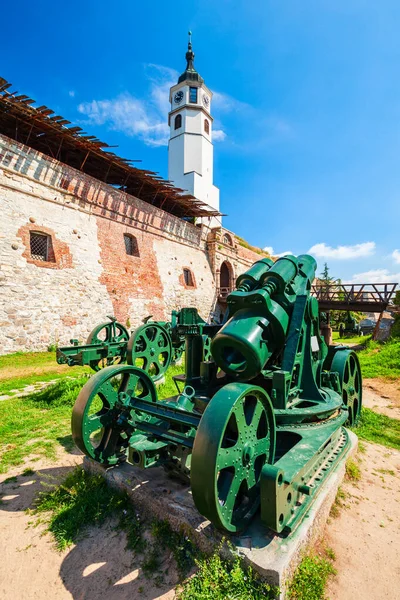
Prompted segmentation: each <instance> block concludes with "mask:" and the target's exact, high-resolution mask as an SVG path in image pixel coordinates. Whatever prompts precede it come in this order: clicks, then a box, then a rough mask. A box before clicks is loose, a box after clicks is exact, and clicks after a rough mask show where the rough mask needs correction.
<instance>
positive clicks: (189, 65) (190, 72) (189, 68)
mask: <svg viewBox="0 0 400 600" xmlns="http://www.w3.org/2000/svg"><path fill="white" fill-rule="evenodd" d="M188 36H189V39H188V49H187V52H186V55H185V57H186V69H185V71H184V72H183V73H182V75H181V76H180V77H179V79H178V83H181V82H182V81H186V80H187V79H188V80H189V81H198V82H199V83H203V82H204V79H203V78H202V77H201V76H200V75H199V73H198V72H197V71H196V69H195V66H194V57H195V54H194V52H193V47H192V32H191V31H188Z"/></svg>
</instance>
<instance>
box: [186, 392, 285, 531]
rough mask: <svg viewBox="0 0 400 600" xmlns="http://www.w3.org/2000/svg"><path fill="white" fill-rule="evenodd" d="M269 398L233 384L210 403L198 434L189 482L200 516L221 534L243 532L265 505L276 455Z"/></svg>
mask: <svg viewBox="0 0 400 600" xmlns="http://www.w3.org/2000/svg"><path fill="white" fill-rule="evenodd" d="M275 435H276V434H275V419H274V414H273V410H272V405H271V402H270V400H269V397H268V395H267V393H266V392H265V391H264V390H263V389H262V388H260V387H257V386H254V385H249V384H245V383H229V384H228V385H226V386H224V387H223V388H221V389H220V390H219V391H218V392H217V393H216V394H215V395H214V396H213V397H212V399H211V401H210V402H209V404H208V406H207V408H206V410H205V411H204V414H203V416H202V418H201V421H200V424H199V427H198V429H197V433H196V437H195V441H194V445H193V453H192V460H191V471H190V481H191V488H192V494H193V500H194V502H195V504H196V507H197V509H198V511H199V512H200V513H201V514H202V515H204V516H205V517H207V518H208V519H210V521H211V522H212V523H213V524H214V525H215V526H216V527H218V528H219V529H224V530H226V531H229V532H232V533H234V532H237V531H241V530H243V529H244V528H245V527H246V526H247V524H248V522H249V521H250V519H251V518H252V517H253V516H254V514H255V513H256V511H257V509H258V507H259V505H260V476H261V470H262V468H263V466H264V464H265V463H272V462H273V460H274V454H275Z"/></svg>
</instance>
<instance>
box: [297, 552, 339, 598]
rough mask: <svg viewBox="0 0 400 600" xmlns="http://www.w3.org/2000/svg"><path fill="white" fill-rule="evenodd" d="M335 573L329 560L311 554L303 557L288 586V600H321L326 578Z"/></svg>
mask: <svg viewBox="0 0 400 600" xmlns="http://www.w3.org/2000/svg"><path fill="white" fill-rule="evenodd" d="M328 557H329V553H328ZM335 573H336V570H335V568H334V567H333V565H332V562H331V560H329V559H326V558H324V557H322V556H317V555H311V554H310V555H308V556H305V557H304V558H303V560H302V561H301V563H300V565H299V566H298V568H297V569H296V572H295V574H294V576H293V579H292V581H291V582H290V584H289V590H288V598H290V600H323V598H325V588H326V584H327V581H328V578H329V576H330V575H334V574H335Z"/></svg>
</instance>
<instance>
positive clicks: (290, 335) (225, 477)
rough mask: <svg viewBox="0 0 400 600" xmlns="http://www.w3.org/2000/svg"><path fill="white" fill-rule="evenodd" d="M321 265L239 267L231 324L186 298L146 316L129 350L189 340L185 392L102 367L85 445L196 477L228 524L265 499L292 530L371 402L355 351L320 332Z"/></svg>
mask: <svg viewBox="0 0 400 600" xmlns="http://www.w3.org/2000/svg"><path fill="white" fill-rule="evenodd" d="M315 269H316V262H315V260H314V259H313V258H312V257H311V256H308V255H301V256H299V257H294V256H285V257H282V258H280V259H279V260H277V261H276V262H275V263H273V262H272V261H271V260H269V259H262V260H260V261H258V262H257V263H255V264H254V265H253V266H252V267H251V268H250V269H249V270H248V271H247V272H246V273H244V274H242V275H241V276H240V277H239V278H238V280H237V284H236V290H235V291H233V292H232V293H231V294H230V295H229V296H228V298H227V305H228V316H227V318H226V321H225V323H224V325H222V326H221V325H210V324H207V323H205V322H204V321H203V320H202V319H201V318H200V317H199V315H198V314H197V311H196V310H195V309H182V310H181V311H179V313H175V314H174V313H173V315H172V320H171V324H170V326H169V327H167V326H166V325H165V324H162V323H159V324H155V323H154V322H148V323H146V325H147V326H150V327H151V328H152V331H153V335H152V336H147V338H148V339H147V340H145V343H144V342H143V339H144V337H143V336H145V337H146V334H145V333H143V332H145V331H146V328H143V327H144V326H142V328H139V330H140V331H139V332H138V335H137V336H136V337H135V338H134V340H135V344H136V345H137V346H138V349H137V348H136V346H135V347H134V345H133V342H132V343H131V340H132V338H133V336H132V338H131V340H130V342H129V344H128V345H129V346H130V350H129V352H128V356H131V358H130V359H129V360H131V361H133V358H132V357H136V358H137V357H139V354H140V352H141V353H142V355H143V356H144V358H146V360H147V361H150V360H151V359H153V358H154V356H158V353H159V351H160V349H164V348H166V347H167V340H168V336H169V340H168V342H169V344H168V349H169V350H168V352H169V354H168V356H169V358H170V359H171V358H172V355H173V343H174V341H175V343H178V342H179V343H180V344H182V339H184V340H185V348H186V350H185V372H184V373H182V375H179V376H177V377H175V379H176V383H177V386H178V394H177V395H176V396H173V397H171V398H168V399H166V400H163V401H162V402H160V401H158V400H157V393H156V391H155V388H154V385H153V382H152V380H151V378H150V376H149V374H148V373H146V372H145V371H141V370H140V369H138V368H137V367H135V366H130V367H124V366H114V367H108V368H107V369H104V370H103V371H100V372H99V373H96V374H95V375H94V376H93V378H92V379H91V380H90V381H89V382H88V384H86V385H85V387H84V388H83V390H82V392H81V394H80V395H79V397H78V400H77V404H76V406H75V407H74V411H73V419H72V429H73V435H74V439H75V440H76V442H77V445H78V446H79V447H80V448H81V449H82V451H83V452H85V453H86V454H87V455H88V456H90V457H91V458H94V459H95V460H98V461H99V462H103V463H106V464H115V463H116V462H119V461H120V460H128V461H129V462H130V463H132V464H133V465H136V466H139V467H142V468H147V467H152V466H160V465H162V466H163V467H164V468H165V469H166V470H167V471H168V472H169V473H170V474H172V475H174V476H175V477H178V478H180V479H181V480H184V481H186V482H190V484H191V488H192V493H193V499H194V502H195V504H196V507H197V508H198V510H199V512H201V514H203V515H204V516H205V517H207V518H208V519H210V520H211V522H212V523H213V524H214V525H215V526H216V527H218V528H220V529H223V530H225V531H227V532H230V533H235V532H238V531H241V530H243V529H244V528H245V527H246V526H247V524H248V523H249V522H250V520H251V519H252V517H253V516H254V515H255V514H256V512H257V511H258V510H260V512H261V518H262V521H263V523H264V524H265V525H266V526H268V527H270V528H271V529H273V530H274V531H277V532H281V531H284V530H285V531H287V532H290V531H292V530H293V529H294V528H295V527H296V526H297V525H298V523H299V522H300V521H301V519H302V518H303V517H304V515H305V514H306V513H307V511H308V510H309V507H310V505H311V503H312V502H313V501H314V499H315V497H316V496H317V494H318V491H319V490H320V488H321V486H322V485H323V482H324V481H325V479H326V477H327V476H328V475H329V473H330V472H331V470H332V469H333V468H334V467H335V465H336V464H337V463H338V461H340V460H341V458H342V456H343V454H344V453H345V451H346V449H347V447H348V436H347V433H346V429H345V428H344V424H345V423H347V422H349V423H351V424H353V423H355V422H356V421H357V418H358V416H359V414H360V410H361V402H362V381H361V370H360V366H359V363H358V359H357V356H356V354H355V353H354V352H353V351H351V350H350V349H348V348H346V347H331V348H329V349H328V347H327V346H326V344H325V342H324V340H323V338H322V337H321V334H320V331H319V311H318V303H317V301H316V299H315V298H313V297H312V296H311V295H310V289H311V282H312V280H313V279H314V276H315ZM149 331H150V330H149ZM162 331H164V332H166V333H167V336H164V334H162ZM210 340H211V343H210ZM143 344H144V350H143V348H142V346H143ZM160 344H161V345H160ZM153 346H154V347H155V352H154V353H153V354H152V355H151V356H150V350H151V348H153ZM134 348H136V350H135V352H136V354H135V352H134V350H133V349H134ZM136 358H135V360H136ZM129 369H130V370H129ZM111 380H112V381H113V382H114V383H110V381H111ZM178 383H179V384H180V385H181V386H182V387H181V388H180V387H179V385H178ZM94 398H100V399H101V402H102V403H100V404H99V405H98V406H97V409H96V410H97V412H96V410H95V408H96V406H95V405H94ZM93 407H94V408H93ZM91 411H92V412H91ZM100 425H102V428H101V429H100V432H101V433H100V434H98V439H97V441H96V444H95V445H93V443H92V437H93V430H94V429H95V428H96V427H97V428H99V427H100Z"/></svg>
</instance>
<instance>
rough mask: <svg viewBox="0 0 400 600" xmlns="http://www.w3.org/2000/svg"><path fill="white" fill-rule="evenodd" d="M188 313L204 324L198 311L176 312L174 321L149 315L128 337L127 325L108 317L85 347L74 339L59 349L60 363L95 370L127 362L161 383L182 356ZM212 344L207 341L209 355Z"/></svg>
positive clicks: (95, 329) (92, 334) (57, 356)
mask: <svg viewBox="0 0 400 600" xmlns="http://www.w3.org/2000/svg"><path fill="white" fill-rule="evenodd" d="M185 311H186V313H187V311H192V312H191V314H192V317H191V319H192V320H193V319H195V320H196V322H197V323H199V324H205V321H204V320H203V319H202V318H201V317H200V316H199V314H198V313H197V310H196V309H182V310H180V311H176V310H173V311H172V314H171V321H152V320H151V316H149V317H146V318H145V319H144V322H143V325H140V327H137V328H136V329H135V330H133V331H132V333H131V334H129V332H128V330H127V329H126V327H125V326H124V325H122V324H121V323H119V322H118V321H117V320H116V319H115V318H114V317H112V316H109V317H108V319H109V322H106V323H101V324H100V325H97V326H96V327H95V328H94V329H93V331H92V332H91V333H90V335H89V337H88V339H87V340H86V344H84V345H79V343H78V340H74V339H72V340H71V344H72V345H71V346H63V347H59V348H57V355H56V358H57V362H58V364H67V365H69V366H70V367H73V366H76V365H79V366H83V365H88V366H89V367H90V368H91V369H93V371H99V370H100V369H103V368H104V367H107V366H110V365H115V364H122V363H126V362H127V363H128V364H130V365H135V366H137V367H140V368H141V369H143V370H144V371H146V372H147V373H148V374H149V375H150V376H151V378H152V379H153V380H154V381H158V380H159V379H161V378H162V377H163V376H164V374H165V372H166V371H167V369H168V367H169V365H170V364H175V363H177V362H178V361H179V360H180V358H181V357H182V353H183V351H184V349H185V337H184V335H182V333H179V331H180V329H179V326H180V325H181V323H183V322H184V319H185V317H184V314H185ZM210 341H211V340H210V339H207V340H205V345H206V346H207V347H208V352H209V347H210Z"/></svg>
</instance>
